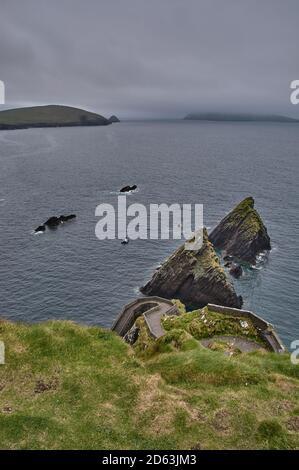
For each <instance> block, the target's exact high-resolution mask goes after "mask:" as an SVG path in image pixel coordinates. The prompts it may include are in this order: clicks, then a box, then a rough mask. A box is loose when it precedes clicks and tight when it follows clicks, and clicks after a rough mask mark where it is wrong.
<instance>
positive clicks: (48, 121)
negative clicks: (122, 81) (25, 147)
mask: <svg viewBox="0 0 299 470" xmlns="http://www.w3.org/2000/svg"><path fill="white" fill-rule="evenodd" d="M108 124H111V121H109V120H108V119H106V118H105V117H103V116H101V115H100V114H96V113H91V112H89V111H85V110H84V109H79V108H73V107H70V106H60V105H47V106H33V107H26V108H15V109H8V110H5V111H0V130H10V129H27V128H31V127H64V126H66V127H71V126H107V125H108Z"/></svg>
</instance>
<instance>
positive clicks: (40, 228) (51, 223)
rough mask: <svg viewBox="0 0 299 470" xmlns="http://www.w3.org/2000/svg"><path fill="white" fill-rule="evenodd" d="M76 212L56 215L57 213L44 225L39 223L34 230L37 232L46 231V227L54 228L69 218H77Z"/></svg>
mask: <svg viewBox="0 0 299 470" xmlns="http://www.w3.org/2000/svg"><path fill="white" fill-rule="evenodd" d="M75 218H76V214H69V215H60V216H59V217H56V216H55V215H54V216H52V217H50V218H49V219H48V220H46V222H45V223H44V224H42V225H39V226H38V227H37V228H36V229H35V230H34V231H35V232H36V233H37V232H45V230H46V227H48V228H50V229H54V228H56V227H58V225H60V224H62V223H64V222H68V221H69V220H72V219H75Z"/></svg>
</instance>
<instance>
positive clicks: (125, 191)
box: [120, 184, 137, 193]
mask: <svg viewBox="0 0 299 470" xmlns="http://www.w3.org/2000/svg"><path fill="white" fill-rule="evenodd" d="M135 189H137V185H136V184H133V186H129V185H128V186H124V187H123V188H121V189H120V192H121V193H128V192H129V191H135Z"/></svg>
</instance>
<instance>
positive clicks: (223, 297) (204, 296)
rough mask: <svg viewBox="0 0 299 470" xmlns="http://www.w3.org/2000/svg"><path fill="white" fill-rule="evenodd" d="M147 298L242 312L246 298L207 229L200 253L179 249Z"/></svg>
mask: <svg viewBox="0 0 299 470" xmlns="http://www.w3.org/2000/svg"><path fill="white" fill-rule="evenodd" d="M141 292H142V293H143V294H145V295H158V296H161V297H165V298H168V299H173V298H177V299H180V300H181V301H182V302H183V303H184V304H186V305H187V306H188V307H194V308H198V307H203V306H204V305H207V304H208V303H214V304H219V305H225V306H228V307H236V308H240V307H241V306H242V298H241V297H238V296H237V294H236V292H235V290H234V287H233V286H232V284H231V283H230V282H229V281H228V279H227V277H226V275H225V272H224V270H223V268H222V267H221V265H220V262H219V259H218V257H217V255H216V252H215V250H214V247H213V245H212V243H211V242H210V241H209V238H208V233H207V231H206V229H204V232H203V244H202V247H201V248H200V249H199V250H196V251H192V250H186V249H185V245H182V246H181V247H180V248H178V249H177V250H176V251H175V252H174V253H173V255H172V256H170V258H168V259H167V260H166V261H165V262H164V263H163V264H162V266H161V267H160V269H159V270H158V271H156V272H155V273H154V275H153V277H152V279H151V280H150V281H149V282H148V283H147V284H146V285H145V286H144V287H142V288H141Z"/></svg>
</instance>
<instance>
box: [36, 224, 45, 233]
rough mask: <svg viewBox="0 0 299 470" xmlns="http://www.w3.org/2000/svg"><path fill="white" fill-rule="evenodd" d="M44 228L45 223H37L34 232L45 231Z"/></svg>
mask: <svg viewBox="0 0 299 470" xmlns="http://www.w3.org/2000/svg"><path fill="white" fill-rule="evenodd" d="M45 230H46V226H45V225H39V226H38V227H37V228H36V229H35V230H34V231H35V233H41V232H45Z"/></svg>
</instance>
